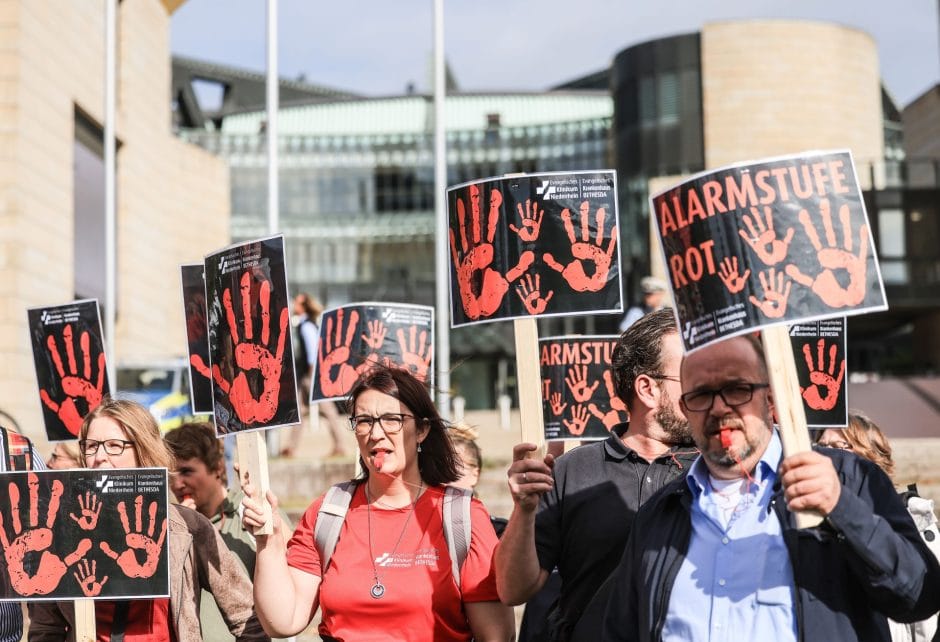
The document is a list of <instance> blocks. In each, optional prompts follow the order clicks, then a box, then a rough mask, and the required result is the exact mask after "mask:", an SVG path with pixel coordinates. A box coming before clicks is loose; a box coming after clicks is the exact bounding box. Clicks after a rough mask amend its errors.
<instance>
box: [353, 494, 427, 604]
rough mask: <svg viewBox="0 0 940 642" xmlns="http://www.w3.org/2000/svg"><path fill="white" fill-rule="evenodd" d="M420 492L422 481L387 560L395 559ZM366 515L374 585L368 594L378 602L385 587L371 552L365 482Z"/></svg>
mask: <svg viewBox="0 0 940 642" xmlns="http://www.w3.org/2000/svg"><path fill="white" fill-rule="evenodd" d="M422 490H424V480H423V479H422V480H421V485H420V486H419V487H418V492H417V493H416V494H415V498H414V499H413V500H411V510H410V511H408V517H406V518H405V525H404V526H403V527H402V529H401V535H399V536H398V541H397V542H395V548H393V549H392V552H391V553H389V554H388V558H387V559H390V560H391V559H394V558H395V552H396V551H397V550H398V545H399V544H401V540H402V539H403V538H404V537H405V531H406V530H408V523H409V522H410V521H411V516H412V515H414V512H415V506H416V505H417V503H418V498H419V497H420V496H421V491H422ZM376 502H378V500H376ZM366 515H367V516H368V520H369V559H371V560H372V578H373V579H374V580H375V584H373V585H372V588H371V589H370V590H369V594H370V595H371V596H372V597H373V598H375V599H377V600H378V599H381V597H382V596H383V595H385V585H384V584H382V580H380V579H379V569H378V567H377V566H376V565H375V553H374V552H373V551H372V495H370V494H369V483H368V482H366Z"/></svg>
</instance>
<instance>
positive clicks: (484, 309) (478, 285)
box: [450, 185, 535, 319]
mask: <svg viewBox="0 0 940 642" xmlns="http://www.w3.org/2000/svg"><path fill="white" fill-rule="evenodd" d="M468 194H469V196H470V225H469V237H468V229H467V211H466V209H467V208H466V205H465V204H464V201H463V199H461V198H458V199H457V227H458V228H459V230H460V251H458V250H457V238H456V235H455V234H454V230H453V229H452V230H450V252H451V256H452V257H453V260H454V266H455V267H456V269H457V288H458V290H459V291H460V301H461V304H462V305H463V310H464V313H465V314H466V315H467V316H468V317H469V318H470V319H479V318H480V317H488V316H490V315H492V314H493V313H494V312H496V311H497V310H498V309H499V306H500V305H502V302H503V297H504V296H505V295H506V292H507V291H508V290H509V284H510V283H511V282H512V281H515V280H516V279H518V278H519V277H520V276H521V275H522V274H523V273H524V272H525V271H526V270H527V269H528V268H529V266H530V265H532V262H533V261H534V260H535V255H534V254H533V253H532V252H531V251H525V252H523V253H522V254H521V255H520V256H519V263H518V264H517V265H516V267H514V268H512V269H510V270H509V271H508V272H506V274H505V276H504V275H503V274H501V273H500V272H498V271H497V270H494V269H493V268H492V267H490V266H491V265H492V264H493V259H494V258H495V250H494V248H493V238H494V236H495V235H496V223H497V220H498V219H499V207H500V205H502V203H503V195H502V193H500V191H499V190H495V189H494V190H493V191H492V192H490V209H489V214H488V215H486V221H485V223H486V229H485V232H484V229H483V224H484V220H483V219H484V214H483V212H482V210H481V209H480V188H479V187H478V186H476V185H471V186H470V187H469V189H468Z"/></svg>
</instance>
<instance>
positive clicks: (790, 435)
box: [761, 325, 822, 528]
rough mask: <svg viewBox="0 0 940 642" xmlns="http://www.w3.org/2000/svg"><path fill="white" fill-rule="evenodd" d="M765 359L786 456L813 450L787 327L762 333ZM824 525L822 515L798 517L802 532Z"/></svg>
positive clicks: (804, 512)
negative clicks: (805, 529)
mask: <svg viewBox="0 0 940 642" xmlns="http://www.w3.org/2000/svg"><path fill="white" fill-rule="evenodd" d="M761 335H762V339H763V345H764V359H765V360H766V361H767V369H768V371H769V374H770V386H771V389H772V390H773V394H774V407H775V408H776V410H777V422H778V424H779V426H780V441H781V443H782V445H783V456H784V457H788V456H790V455H795V454H796V453H800V452H806V451H807V450H810V449H811V448H812V445H811V444H810V440H809V430H808V429H807V427H806V412H805V411H804V410H803V399H802V397H801V396H800V385H799V380H798V378H797V375H796V362H795V361H794V360H793V348H792V347H791V345H790V334H789V332H787V326H785V325H777V326H771V327H769V328H764V329H763V330H762V331H761ZM820 522H822V515H820V514H819V513H815V512H809V511H799V512H797V513H796V525H797V527H798V528H812V527H813V526H818V525H819V524H820Z"/></svg>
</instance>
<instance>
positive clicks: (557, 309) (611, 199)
mask: <svg viewBox="0 0 940 642" xmlns="http://www.w3.org/2000/svg"><path fill="white" fill-rule="evenodd" d="M447 215H448V224H449V228H450V252H451V270H450V306H451V325H452V326H453V327H457V326H461V325H466V324H470V323H476V322H484V321H496V320H501V319H513V318H524V317H531V316H556V315H569V314H575V313H591V314H596V313H602V312H620V311H622V309H623V306H622V303H621V299H620V292H621V286H620V243H619V240H620V238H619V236H618V233H619V225H618V210H617V180H616V175H615V173H614V172H613V171H610V170H605V171H588V172H571V173H549V174H531V175H522V176H515V177H512V178H493V179H486V180H481V181H476V182H473V183H465V184H463V185H457V186H455V187H451V188H449V189H448V190H447Z"/></svg>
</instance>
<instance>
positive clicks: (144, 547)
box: [99, 495, 166, 577]
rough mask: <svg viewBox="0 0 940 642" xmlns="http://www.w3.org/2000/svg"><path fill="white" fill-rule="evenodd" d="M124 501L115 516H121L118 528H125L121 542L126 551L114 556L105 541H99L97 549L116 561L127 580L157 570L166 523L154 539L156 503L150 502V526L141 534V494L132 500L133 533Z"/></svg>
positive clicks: (142, 498) (149, 574)
mask: <svg viewBox="0 0 940 642" xmlns="http://www.w3.org/2000/svg"><path fill="white" fill-rule="evenodd" d="M126 504H127V502H120V503H119V504H118V514H119V515H120V516H121V525H122V526H123V527H124V533H125V537H124V542H125V543H126V544H127V549H125V551H124V552H123V553H121V554H120V555H119V554H118V553H116V552H115V551H114V550H113V549H112V548H111V545H110V544H108V543H107V542H101V543H100V544H99V546H100V547H101V550H102V552H104V554H105V555H107V556H108V557H110V558H111V559H113V560H115V561H116V562H117V565H118V566H119V567H120V568H121V570H122V571H124V574H125V575H126V576H127V577H150V576H152V575H153V574H154V573H155V572H156V571H157V565H158V564H159V563H160V551H161V550H162V548H163V539H164V538H165V537H166V520H165V519H164V520H163V524H162V525H161V526H160V535H159V537H158V538H157V539H156V540H154V539H153V537H154V534H155V533H156V530H157V529H156V527H157V502H151V503H150V508H149V509H148V511H147V514H148V516H149V518H150V525H149V526H148V527H147V534H146V535H144V528H143V523H142V522H143V515H142V513H143V505H144V497H143V495H138V496H137V497H136V498H135V499H134V516H135V518H136V519H135V521H134V530H131V525H130V522H129V521H128V518H127V505H126ZM138 552H140V553H143V558H144V559H143V562H140V561H138V556H137V554H138Z"/></svg>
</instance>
